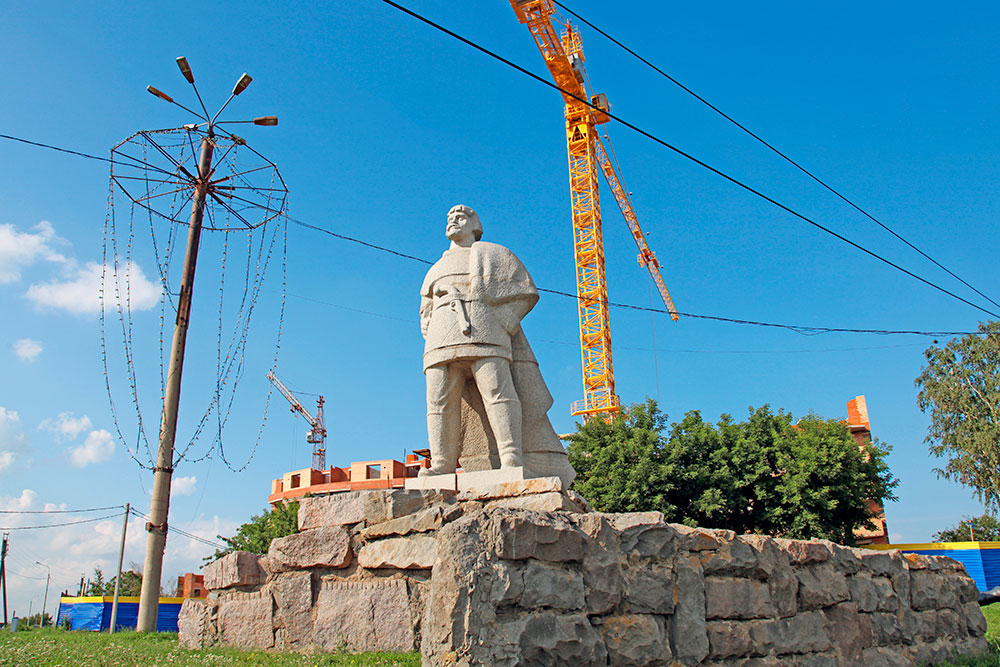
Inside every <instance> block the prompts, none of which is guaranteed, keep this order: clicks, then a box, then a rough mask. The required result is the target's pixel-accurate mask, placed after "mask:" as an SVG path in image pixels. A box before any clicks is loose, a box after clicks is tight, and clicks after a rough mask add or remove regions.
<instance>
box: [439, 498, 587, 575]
mask: <svg viewBox="0 0 1000 667" xmlns="http://www.w3.org/2000/svg"><path fill="white" fill-rule="evenodd" d="M493 516H494V517H495V519H496V520H497V526H496V528H497V531H498V533H499V535H497V538H498V540H497V541H498V544H497V555H498V556H499V557H500V558H505V559H508V560H523V559H526V558H536V559H538V560H547V561H558V562H563V561H579V560H582V559H583V554H584V544H585V542H586V541H587V535H586V534H584V533H583V531H581V530H580V529H579V528H577V527H576V526H575V525H573V524H572V523H570V522H569V520H567V519H566V518H564V517H563V516H560V515H558V514H541V513H535V512H530V511H527V510H516V509H508V508H496V511H495V512H494V513H493ZM452 525H455V524H452Z"/></svg>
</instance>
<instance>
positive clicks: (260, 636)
mask: <svg viewBox="0 0 1000 667" xmlns="http://www.w3.org/2000/svg"><path fill="white" fill-rule="evenodd" d="M271 609H272V600H271V592H270V591H268V590H262V591H258V592H256V593H240V592H232V593H227V594H226V595H224V596H223V597H222V599H221V600H220V605H219V636H220V638H221V640H222V643H224V644H227V645H230V646H238V647H240V648H273V647H274V617H273V615H272V612H271Z"/></svg>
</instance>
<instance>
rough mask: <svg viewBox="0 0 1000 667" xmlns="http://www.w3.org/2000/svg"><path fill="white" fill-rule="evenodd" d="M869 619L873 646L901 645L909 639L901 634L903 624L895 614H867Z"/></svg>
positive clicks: (904, 634)
mask: <svg viewBox="0 0 1000 667" xmlns="http://www.w3.org/2000/svg"><path fill="white" fill-rule="evenodd" d="M869 619H870V620H871V628H872V642H873V643H874V644H875V646H892V645H894V644H902V643H903V642H904V641H906V640H907V639H910V638H908V637H907V636H906V633H904V632H903V624H902V622H900V620H899V617H898V616H897V615H896V614H887V613H883V612H875V613H873V614H869ZM911 641H912V639H911Z"/></svg>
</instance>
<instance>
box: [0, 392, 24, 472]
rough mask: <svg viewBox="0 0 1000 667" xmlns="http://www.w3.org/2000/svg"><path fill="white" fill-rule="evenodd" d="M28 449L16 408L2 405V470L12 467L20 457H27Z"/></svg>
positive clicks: (0, 413) (0, 407) (0, 454)
mask: <svg viewBox="0 0 1000 667" xmlns="http://www.w3.org/2000/svg"><path fill="white" fill-rule="evenodd" d="M28 451H29V450H28V439H27V438H26V437H25V435H24V433H22V432H21V418H20V417H19V416H18V415H17V412H15V411H14V410H8V409H7V408H5V407H3V406H0V470H6V469H7V468H10V467H11V466H12V465H13V464H14V461H15V460H16V459H18V458H26V456H25V455H26V454H27V453H28Z"/></svg>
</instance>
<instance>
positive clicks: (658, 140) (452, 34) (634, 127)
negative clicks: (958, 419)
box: [382, 0, 1000, 318]
mask: <svg viewBox="0 0 1000 667" xmlns="http://www.w3.org/2000/svg"><path fill="white" fill-rule="evenodd" d="M382 2H383V3H385V4H387V5H389V6H391V7H393V8H395V9H398V10H399V11H401V12H403V13H405V14H407V15H409V16H412V17H413V18H415V19H417V20H418V21H421V22H423V23H425V24H427V25H429V26H431V27H432V28H434V29H436V30H439V31H440V32H443V33H444V34H446V35H448V36H449V37H452V38H454V39H457V40H458V41H460V42H462V43H463V44H466V45H468V46H470V47H472V48H474V49H476V50H477V51H479V52H481V53H483V54H485V55H488V56H490V57H491V58H493V59H494V60H497V61H499V62H501V63H503V64H505V65H507V66H508V67H511V68H513V69H516V70H517V71H519V72H521V73H522V74H524V75H526V76H529V77H531V78H532V79H534V80H535V81H538V82H539V83H542V84H544V85H545V86H548V87H549V88H552V89H553V90H557V91H559V92H560V93H562V94H563V95H565V96H567V97H571V98H573V99H574V100H576V101H577V102H580V103H581V104H583V105H585V106H587V107H589V108H591V109H593V110H595V111H600V112H601V113H604V114H606V115H607V116H608V117H609V118H611V119H614V120H616V121H617V122H619V123H621V124H622V125H624V126H625V127H627V128H629V129H630V130H632V131H634V132H636V133H638V134H641V135H642V136H644V137H646V138H647V139H650V140H652V141H655V142H656V143H658V144H660V145H661V146H663V147H665V148H667V149H669V150H671V151H673V152H674V153H676V154H677V155H680V156H681V157H683V158H686V159H687V160H690V161H691V162H694V163H695V164H697V165H699V166H700V167H703V168H705V169H707V170H708V171H711V172H712V173H713V174H715V175H717V176H720V177H722V178H724V179H725V180H727V181H729V182H730V183H732V184H733V185H736V186H737V187H739V188H742V189H743V190H746V191H747V192H749V193H750V194H752V195H755V196H757V197H759V198H760V199H763V200H764V201H766V202H768V203H770V204H772V205H774V206H776V207H778V208H780V209H781V210H783V211H785V212H786V213H789V214H791V215H793V216H795V217H796V218H798V219H800V220H802V221H804V222H806V223H808V224H810V225H812V226H813V227H815V228H817V229H819V230H821V231H824V232H826V233H827V234H829V235H831V236H833V237H834V238H836V239H839V240H840V241H843V242H844V243H846V244H848V245H850V246H852V247H853V248H856V249H857V250H860V251H861V252H863V253H865V254H866V255H868V256H870V257H872V258H874V259H876V260H878V261H880V262H882V263H884V264H887V265H888V266H891V267H892V268H894V269H896V270H897V271H901V272H903V273H905V274H906V275H908V276H910V277H911V278H914V279H916V280H918V281H920V282H922V283H924V284H925V285H927V286H928V287H932V288H933V289H935V290H937V291H939V292H942V293H944V294H947V295H948V296H950V297H952V298H954V299H958V300H959V301H961V302H962V303H964V304H966V305H969V306H972V307H973V308H975V309H976V310H979V311H982V312H984V313H986V314H987V315H990V316H991V317H997V318H1000V314H998V313H995V312H993V311H991V310H987V309H986V308H983V307H982V306H980V305H978V304H975V303H973V302H972V301H969V300H968V299H966V298H964V297H962V296H959V295H958V294H955V293H954V292H952V291H950V290H948V289H946V288H944V287H941V286H940V285H937V284H935V283H933V282H931V281H929V280H927V279H926V278H922V277H921V276H918V275H917V274H915V273H913V272H912V271H910V270H909V269H905V268H903V267H902V266H900V265H899V264H896V263H895V262H893V261H892V260H890V259H886V258H885V257H882V256H881V255H879V254H877V253H875V252H873V251H871V250H868V249H867V248H865V247H864V246H862V245H860V244H859V243H855V242H854V241H852V240H850V239H849V238H847V237H845V236H842V235H841V234H838V233H837V232H835V231H833V230H832V229H830V228H829V227H826V226H824V225H822V224H820V223H819V222H816V221H815V220H813V219H812V218H810V217H808V216H806V215H805V214H803V213H799V212H798V211H796V210H795V209H793V208H791V207H789V206H786V205H785V204H782V203H781V202H779V201H778V200H776V199H774V198H772V197H770V196H768V195H766V194H764V193H763V192H761V191H760V190H757V189H755V188H754V187H753V186H751V185H748V184H746V183H744V182H743V181H741V180H739V179H737V178H735V177H733V176H730V175H729V174H727V173H725V172H723V171H721V170H719V169H717V168H715V167H713V166H712V165H710V164H708V163H707V162H705V161H703V160H700V159H698V158H696V157H695V156H693V155H691V154H690V153H687V152H685V151H684V150H682V149H680V148H678V147H677V146H674V145H673V144H671V143H669V142H667V141H666V140H664V139H661V138H660V137H657V136H656V135H654V134H652V133H650V132H648V131H646V130H644V129H642V128H641V127H639V126H637V125H634V124H633V123H631V122H629V121H627V120H624V119H623V118H621V117H620V116H618V115H616V114H614V113H612V112H611V111H609V110H607V109H601V108H600V107H598V106H596V105H595V104H593V103H591V102H590V100H586V99H584V98H582V97H580V96H578V95H576V94H574V93H572V92H570V91H568V90H566V89H564V88H562V87H560V86H559V85H558V84H556V83H554V82H552V81H549V80H548V79H545V78H543V77H541V76H539V75H537V74H535V73H533V72H531V71H529V70H527V69H525V68H524V67H521V66H520V65H518V64H517V63H515V62H513V61H511V60H508V59H507V58H504V57H503V56H501V55H500V54H498V53H495V52H494V51H491V50H489V49H487V48H486V47H485V46H481V45H480V44H477V43H476V42H473V41H472V40H470V39H468V38H466V37H463V36H461V35H459V34H458V33H456V32H454V31H452V30H449V29H448V28H445V27H444V26H442V25H441V24H439V23H435V22H434V21H432V20H431V19H429V18H427V17H425V16H422V15H420V14H418V13H416V12H414V11H413V10H411V9H407V8H406V7H403V6H402V5H400V4H398V3H396V2H393V0H382ZM678 314H680V313H678Z"/></svg>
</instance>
